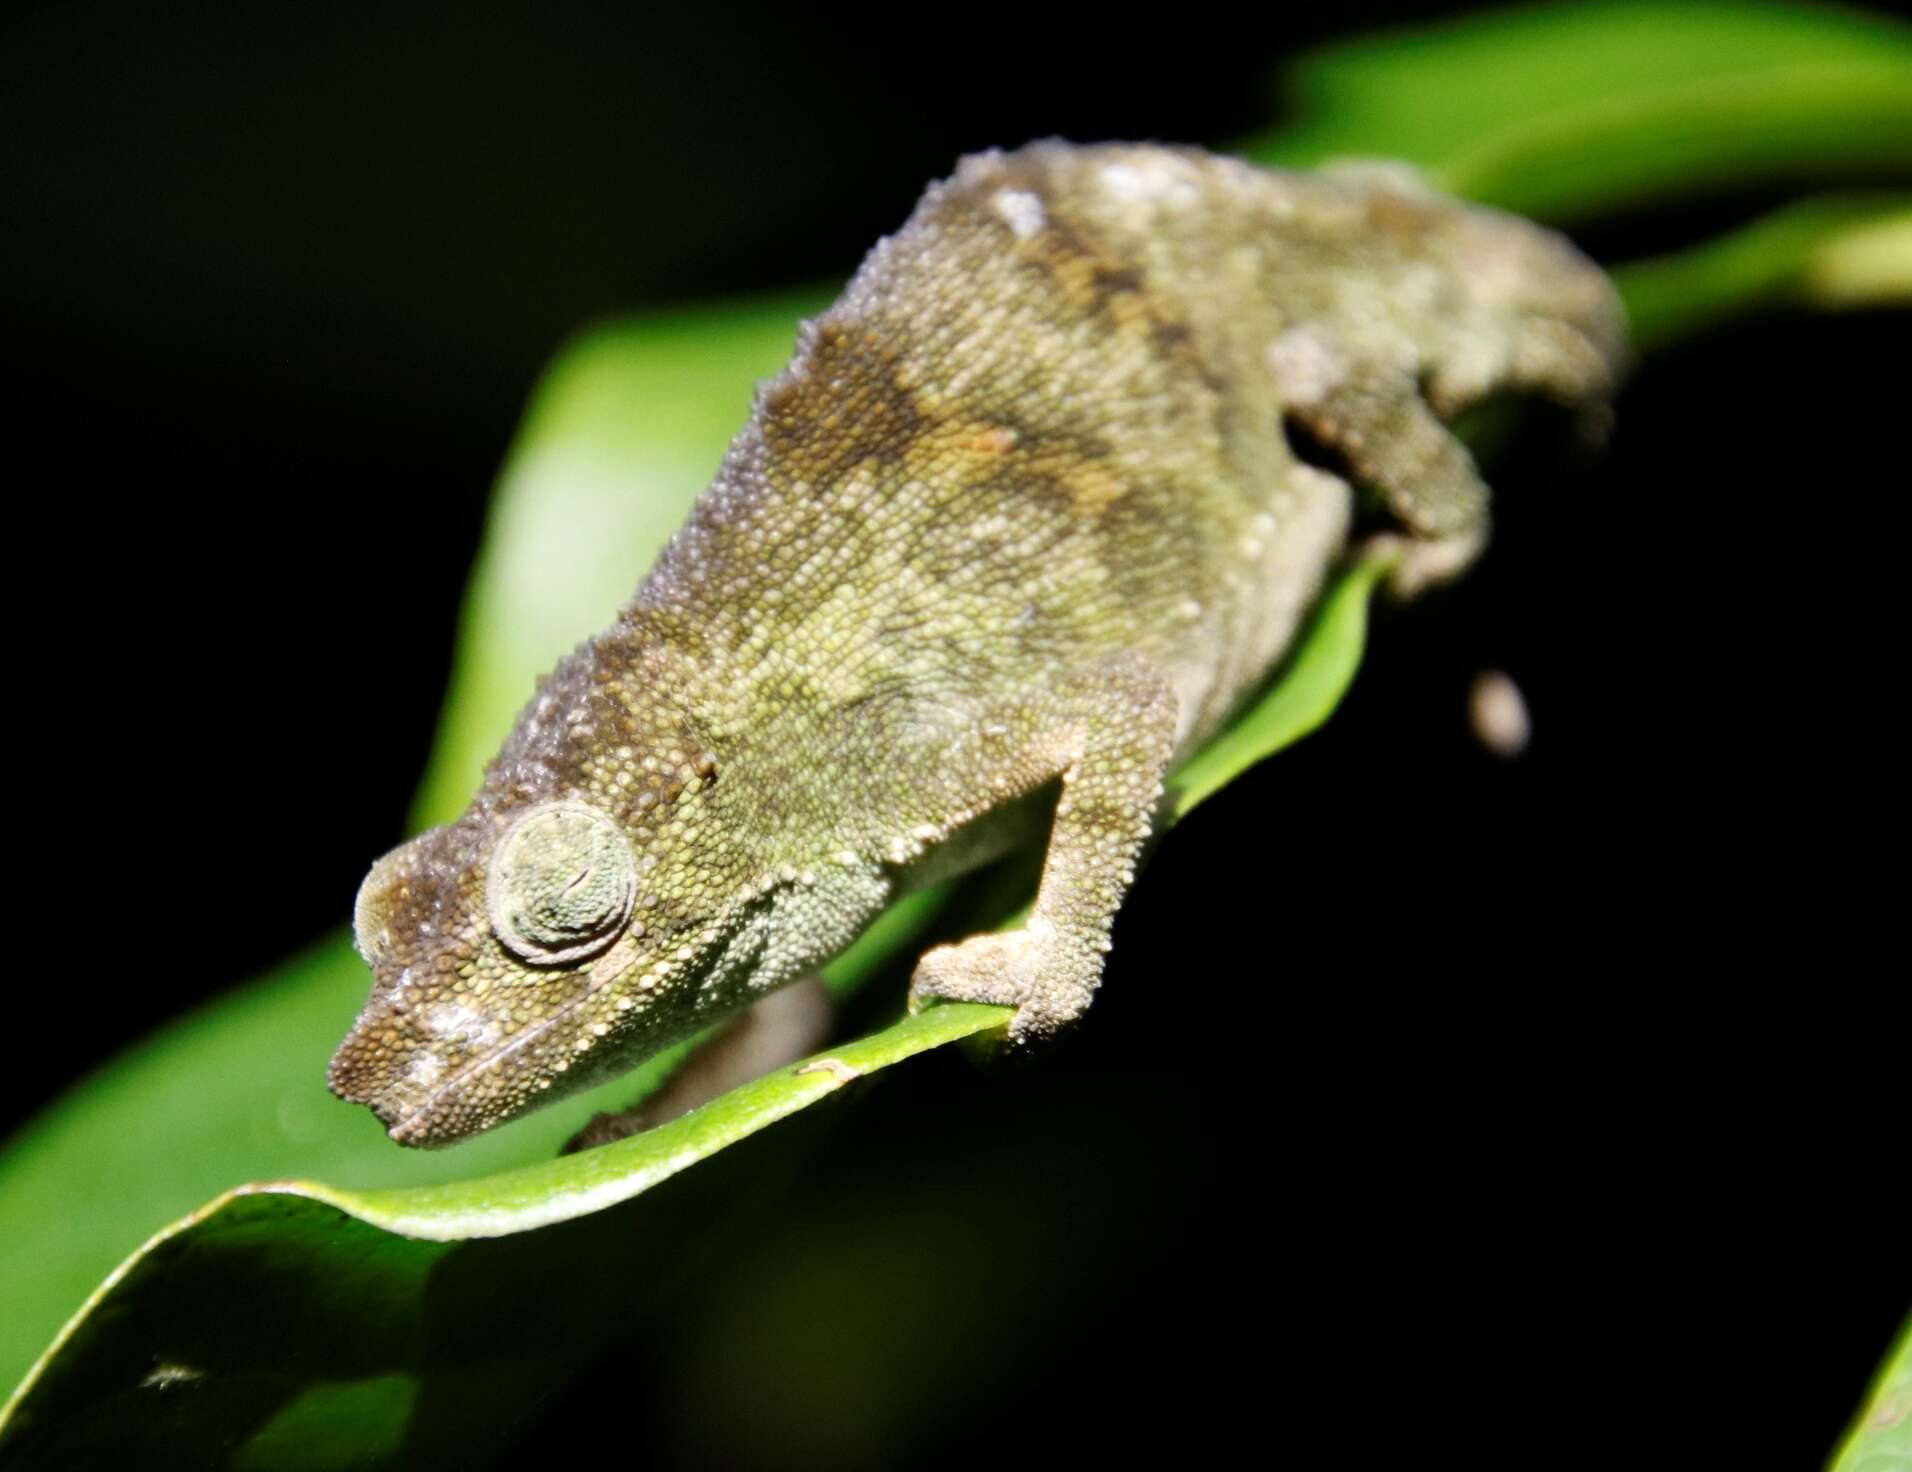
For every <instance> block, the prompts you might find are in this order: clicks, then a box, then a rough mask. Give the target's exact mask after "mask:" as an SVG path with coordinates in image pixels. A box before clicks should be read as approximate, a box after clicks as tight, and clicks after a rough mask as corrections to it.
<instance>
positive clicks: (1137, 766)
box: [910, 659, 1177, 1043]
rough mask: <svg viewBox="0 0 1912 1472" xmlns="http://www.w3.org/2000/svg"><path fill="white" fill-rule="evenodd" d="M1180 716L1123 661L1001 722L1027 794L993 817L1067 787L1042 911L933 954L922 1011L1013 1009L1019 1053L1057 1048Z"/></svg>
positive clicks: (1152, 676)
mask: <svg viewBox="0 0 1912 1472" xmlns="http://www.w3.org/2000/svg"><path fill="white" fill-rule="evenodd" d="M1176 712H1177V703H1176V697H1175V694H1174V691H1173V690H1172V689H1171V688H1170V687H1169V685H1168V683H1167V681H1166V680H1165V679H1164V678H1163V677H1162V676H1161V675H1160V673H1159V672H1157V671H1155V670H1154V669H1153V667H1151V666H1149V665H1147V664H1146V662H1144V661H1142V660H1140V659H1124V660H1120V661H1116V662H1113V663H1111V664H1109V665H1106V666H1103V667H1102V668H1101V669H1099V670H1097V671H1095V672H1093V673H1092V674H1089V675H1085V676H1082V677H1080V678H1077V679H1074V680H1069V681H1064V682H1062V683H1061V684H1060V685H1059V686H1057V687H1052V688H1050V689H1048V690H1045V691H1043V692H1041V693H1040V694H1038V695H1036V696H1034V697H1032V698H1031V699H1030V700H1029V701H1028V702H1027V703H1025V704H1024V705H1022V706H1020V707H1019V708H1017V709H1013V710H1008V711H1003V712H999V713H998V714H997V716H996V718H994V719H992V720H991V722H990V723H989V725H990V727H991V728H992V729H994V730H997V731H999V732H1001V735H1000V736H999V738H998V739H999V740H1005V741H1013V742H1016V743H1018V744H1019V745H1020V747H1021V752H1022V755H1021V759H1020V760H1017V761H1014V762H1012V763H1010V768H1011V770H1012V771H1013V772H1014V773H1015V777H1014V779H1013V781H1014V785H1015V788H1016V789H1018V790H1002V791H999V792H997V793H994V794H992V797H993V799H994V802H993V803H992V804H991V805H994V804H995V803H1001V802H1004V801H1007V800H1009V799H1011V798H1013V797H1015V796H1017V795H1019V791H1032V790H1034V789H1035V788H1038V787H1040V786H1042V785H1044V784H1045V783H1048V782H1050V781H1053V780H1055V779H1057V778H1060V779H1061V794H1060V796H1059V797H1058V799H1057V802H1056V810H1055V820H1054V823H1053V826H1052V827H1051V828H1050V832H1049V844H1048V849H1047V852H1046V854H1045V856H1044V859H1043V868H1042V879H1041V881H1040V883H1039V884H1038V886H1037V890H1036V901H1035V905H1034V906H1033V908H1032V909H1031V911H1030V915H1029V918H1028V921H1027V922H1026V923H1025V924H1024V925H1023V926H1022V927H1021V928H1020V929H1017V930H1011V931H1006V932H1001V933H998V934H992V935H974V936H970V937H969V938H968V939H967V940H963V941H960V942H958V943H956V944H954V945H946V946H938V947H937V948H935V949H934V950H932V951H929V952H928V953H926V954H925V955H924V956H923V958H922V960H921V961H919V962H918V963H917V967H916V974H915V976H914V978H913V979H912V981H911V983H910V1006H911V1009H912V1010H920V1008H921V1007H922V1006H923V1005H924V1004H925V1003H926V1002H928V1001H929V1000H930V999H932V998H943V999H947V1000H950V1001H964V1002H991V1003H997V1004H1001V1005H1006V1006H1013V1007H1014V1008H1016V1016H1015V1019H1014V1021H1013V1022H1012V1023H1011V1024H1010V1028H1009V1037H1010V1041H1011V1042H1012V1043H1026V1042H1033V1041H1038V1040H1041V1039H1045V1038H1048V1037H1050V1036H1053V1035H1054V1034H1056V1033H1058V1032H1060V1031H1062V1030H1063V1029H1064V1028H1065V1027H1067V1026H1068V1025H1069V1024H1070V1023H1071V1022H1073V1021H1075V1020H1076V1019H1077V1018H1078V1017H1080V1016H1081V1015H1082V1013H1083V1012H1084V1011H1085V1010H1086V1009H1087V1008H1088V1005H1089V1002H1090V1000H1091V999H1092V998H1093V996H1094V995H1095V990H1096V987H1097V986H1098V985H1099V984H1100V982H1101V979H1102V958H1103V956H1104V954H1105V953H1106V952H1107V951H1108V949H1109V927H1110V925H1111V923H1112V922H1113V920H1114V918H1115V912H1116V909H1117V907H1118V906H1119V905H1120V904H1121V903H1122V897H1123V896H1124V895H1125V894H1126V893H1127V892H1128V888H1129V884H1130V882H1131V881H1132V880H1133V879H1134V877H1135V864H1136V860H1137V858H1138V857H1139V855H1140V853H1141V849H1142V845H1143V843H1144V841H1145V840H1146V839H1147V838H1148V835H1149V832H1150V829H1151V828H1152V826H1153V822H1154V816H1155V808H1156V804H1157V802H1158V801H1159V800H1160V798H1161V795H1162V780H1163V776H1164V773H1165V771H1166V769H1167V766H1168V762H1169V758H1170V756H1171V755H1172V754H1173V751H1174V745H1175V725H1176Z"/></svg>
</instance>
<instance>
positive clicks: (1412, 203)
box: [1367, 191, 1441, 251]
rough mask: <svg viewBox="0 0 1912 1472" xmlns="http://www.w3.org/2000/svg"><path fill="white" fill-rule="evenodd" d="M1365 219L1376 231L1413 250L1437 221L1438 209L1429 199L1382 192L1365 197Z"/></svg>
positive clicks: (1438, 216)
mask: <svg viewBox="0 0 1912 1472" xmlns="http://www.w3.org/2000/svg"><path fill="white" fill-rule="evenodd" d="M1367 220H1368V224H1369V225H1371V226H1372V227H1373V228H1374V230H1375V232H1376V233H1377V234H1381V235H1386V236H1388V237H1390V238H1391V239H1392V240H1393V241H1394V242H1395V243H1396V244H1397V245H1399V246H1400V247H1402V248H1404V249H1406V250H1408V251H1413V250H1415V249H1416V247H1417V246H1418V244H1419V242H1420V241H1421V240H1422V239H1424V238H1425V237H1426V236H1427V235H1428V234H1429V232H1431V231H1432V230H1433V229H1434V227H1435V226H1436V225H1438V224H1439V223H1440V220H1441V212H1440V211H1439V210H1438V209H1437V208H1436V206H1435V204H1434V203H1433V202H1432V201H1429V200H1423V199H1417V198H1414V197H1412V196H1410V195H1406V194H1396V193H1394V192H1392V191H1382V192H1378V193H1374V194H1370V195H1369V196H1368V200H1367Z"/></svg>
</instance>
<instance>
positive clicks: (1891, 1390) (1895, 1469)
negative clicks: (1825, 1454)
mask: <svg viewBox="0 0 1912 1472" xmlns="http://www.w3.org/2000/svg"><path fill="white" fill-rule="evenodd" d="M1908 1469H1912V1319H1908V1320H1906V1322H1905V1325H1904V1327H1902V1328H1901V1329H1900V1330H1899V1340H1898V1343H1897V1344H1896V1345H1895V1346H1894V1347H1893V1348H1892V1349H1890V1350H1888V1351H1887V1352H1886V1357H1885V1363H1884V1364H1882V1365H1880V1366H1879V1373H1878V1375H1877V1376H1876V1377H1874V1379H1873V1382H1872V1388H1871V1390H1870V1391H1869V1392H1868V1393H1867V1395H1866V1398H1865V1403H1864V1406H1863V1407H1862V1409H1861V1410H1860V1412H1859V1415H1858V1418H1857V1419H1856V1420H1855V1421H1854V1422H1853V1423H1852V1429H1851V1430H1850V1431H1849V1432H1847V1433H1846V1439H1845V1441H1844V1442H1843V1443H1841V1444H1840V1447H1839V1450H1838V1451H1837V1452H1836V1453H1835V1454H1834V1455H1833V1459H1832V1461H1831V1462H1830V1463H1829V1464H1828V1466H1827V1469H1826V1472H1908Z"/></svg>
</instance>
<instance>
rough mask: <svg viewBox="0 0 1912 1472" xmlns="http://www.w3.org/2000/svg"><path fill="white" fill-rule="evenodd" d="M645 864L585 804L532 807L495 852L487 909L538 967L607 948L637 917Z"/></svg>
mask: <svg viewBox="0 0 1912 1472" xmlns="http://www.w3.org/2000/svg"><path fill="white" fill-rule="evenodd" d="M636 899H637V863H636V861H635V860H634V859H633V858H632V857H631V846H630V844H629V843H628V842H627V841H626V840H625V837H624V834H623V833H622V832H621V831H620V830H619V829H618V826H617V825H616V824H615V823H613V822H612V821H611V820H610V819H609V818H607V817H606V816H605V815H604V814H603V813H600V812H598V811H597V810H596V809H594V808H589V807H586V806H585V805H584V804H582V803H575V802H554V803H547V804H545V805H544V806H542V807H536V808H533V809H531V811H530V812H528V813H526V814H525V815H524V816H523V817H521V818H519V819H518V821H517V822H515V823H513V824H512V825H511V827H510V828H509V829H507V830H506V832H505V836H504V837H503V838H502V839H500V840H499V842H498V847H497V849H496V850H495V851H494V852H493V853H492V856H491V869H490V873H489V874H488V875H487V876H486V880H485V908H486V909H487V910H489V911H490V912H491V928H492V930H493V931H494V932H496V934H497V936H498V939H499V941H500V942H501V943H502V944H503V945H504V947H505V949H506V950H508V951H510V952H511V953H512V954H513V955H515V956H518V957H519V958H521V959H522V960H526V961H530V962H532V963H533V964H535V965H542V966H551V965H556V964H557V963H559V962H562V961H578V960H582V959H583V958H584V957H586V956H592V955H595V954H597V952H599V951H601V950H603V949H604V948H605V947H606V946H607V945H609V944H610V943H611V941H612V940H613V939H615V938H616V936H617V934H618V932H619V931H621V930H623V929H624V926H625V923H626V922H627V921H628V920H629V919H630V918H631V906H632V904H633V903H634V902H635V901H636Z"/></svg>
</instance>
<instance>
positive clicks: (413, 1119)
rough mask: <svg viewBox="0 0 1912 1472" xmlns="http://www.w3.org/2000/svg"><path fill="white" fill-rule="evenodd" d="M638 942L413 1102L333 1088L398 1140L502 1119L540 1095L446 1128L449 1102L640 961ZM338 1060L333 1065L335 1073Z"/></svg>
mask: <svg viewBox="0 0 1912 1472" xmlns="http://www.w3.org/2000/svg"><path fill="white" fill-rule="evenodd" d="M637 960H638V953H637V944H636V942H635V941H634V940H633V939H632V938H631V937H630V936H628V935H626V936H625V937H624V938H623V939H621V940H619V941H618V943H617V944H616V945H614V946H612V947H611V949H610V950H608V951H606V952H605V953H604V954H603V955H602V956H600V957H598V959H597V962H596V964H594V965H593V966H592V967H591V970H590V972H589V974H588V975H587V977H586V980H585V986H584V990H583V991H581V992H579V993H578V995H577V996H575V997H573V998H572V999H571V1000H570V1001H569V1002H566V1003H565V1004H564V1005H563V1006H562V1007H560V1008H558V1010H557V1011H555V1012H553V1013H552V1014H551V1015H550V1016H548V1017H546V1018H544V1019H543V1020H542V1021H541V1022H539V1023H538V1024H537V1025H536V1026H535V1027H532V1028H529V1029H527V1030H526V1031H524V1032H522V1033H520V1034H519V1035H518V1036H517V1037H515V1038H512V1039H511V1040H510V1041H509V1042H507V1043H503V1044H501V1045H499V1046H498V1047H496V1048H493V1049H492V1050H491V1051H490V1052H488V1053H485V1054H484V1055H482V1056H481V1057H478V1058H473V1059H472V1060H471V1061H470V1062H468V1063H466V1064H465V1065H464V1066H463V1067H461V1068H459V1069H458V1070H457V1071H456V1072H454V1073H453V1074H451V1075H450V1077H448V1078H444V1079H441V1080H439V1081H438V1082H436V1083H434V1084H433V1085H432V1086H431V1088H430V1091H429V1092H427V1093H426V1094H424V1095H423V1096H422V1097H421V1098H418V1099H416V1100H414V1101H412V1102H411V1103H401V1102H398V1101H397V1100H395V1099H394V1098H393V1094H392V1091H391V1090H390V1089H389V1088H387V1089H384V1090H379V1091H377V1092H371V1093H368V1092H359V1093H348V1092H346V1091H345V1090H344V1089H343V1088H341V1087H340V1086H339V1084H338V1082H337V1081H336V1078H335V1079H334V1080H333V1081H332V1091H333V1092H334V1093H335V1094H338V1096H339V1097H340V1098H342V1099H347V1100H349V1101H350V1102H352V1103H356V1104H364V1105H365V1106H366V1107H368V1108H369V1109H370V1110H371V1111H372V1113H373V1114H375V1115H377V1116H378V1121H379V1123H380V1124H382V1125H384V1126H385V1133H386V1134H387V1135H388V1136H389V1137H390V1138H391V1140H392V1141H393V1142H394V1143H395V1144H399V1145H411V1146H421V1147H426V1148H430V1147H433V1146H439V1145H450V1144H455V1143H456V1142H457V1141H459V1140H462V1139H465V1138H466V1137H467V1136H470V1135H474V1134H477V1133H479V1132H480V1131H482V1130H486V1129H489V1128H491V1127H492V1126H493V1125H496V1124H500V1123H502V1122H503V1121H504V1120H506V1119H508V1118H510V1117H511V1116H513V1115H515V1114H517V1113H519V1112H521V1110H522V1109H523V1108H525V1107H528V1106H529V1104H530V1102H531V1099H532V1098H542V1097H543V1096H542V1095H537V1094H533V1095H531V1096H530V1097H527V1098H525V1099H523V1100H521V1101H519V1102H518V1103H516V1104H509V1105H506V1106H505V1107H503V1108H501V1109H499V1110H498V1111H497V1112H496V1113H495V1114H491V1113H487V1112H485V1111H480V1113H479V1116H478V1118H477V1119H476V1120H475V1121H473V1122H469V1123H465V1124H462V1125H461V1126H458V1127H454V1128H452V1129H450V1130H444V1129H443V1128H442V1126H443V1121H444V1116H445V1114H446V1113H447V1112H448V1106H451V1105H454V1104H456V1103H458V1102H459V1101H460V1099H461V1098H462V1097H463V1095H464V1094H465V1092H466V1091H467V1090H468V1089H469V1087H470V1085H471V1084H472V1083H473V1082H474V1081H475V1080H477V1079H480V1078H482V1077H483V1076H485V1075H486V1074H488V1073H490V1072H491V1071H492V1070H493V1069H495V1068H497V1067H498V1066H499V1065H500V1064H503V1063H505V1062H506V1061H507V1060H509V1059H511V1058H514V1057H516V1056H518V1055H519V1054H521V1053H522V1052H523V1051H524V1050H526V1049H528V1048H530V1047H532V1046H533V1045H534V1044H535V1043H537V1042H538V1040H539V1039H541V1038H543V1037H545V1036H546V1035H547V1034H549V1033H550V1032H551V1030H552V1029H553V1028H555V1027H557V1026H559V1025H560V1024H561V1023H563V1022H564V1021H565V1020H566V1019H568V1018H569V1017H571V1016H572V1015H573V1014H574V1013H576V1012H577V1011H578V1009H579V1008H581V1007H583V1006H585V1005H586V1004H587V1003H589V1002H590V1001H591V1000H592V999H593V998H594V997H596V996H597V994H598V993H599V992H601V991H603V990H604V988H605V987H607V986H609V985H610V984H611V983H612V982H613V981H615V980H617V978H618V977H620V976H622V975H623V974H624V973H625V972H626V971H628V970H629V969H630V968H631V967H632V966H634V965H636V964H637ZM336 1067H337V1065H336V1063H335V1065H334V1070H335V1073H336Z"/></svg>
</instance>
